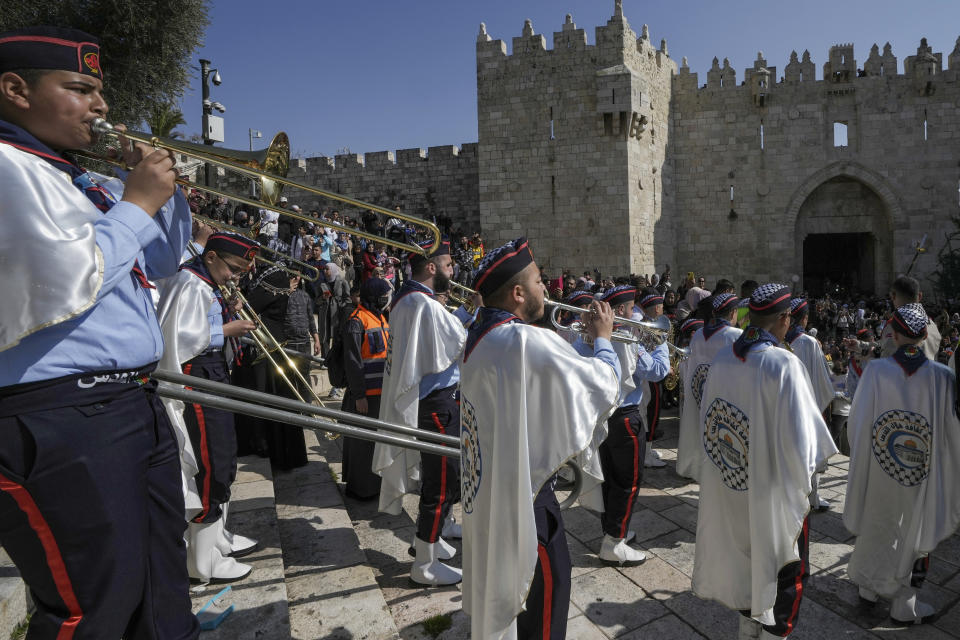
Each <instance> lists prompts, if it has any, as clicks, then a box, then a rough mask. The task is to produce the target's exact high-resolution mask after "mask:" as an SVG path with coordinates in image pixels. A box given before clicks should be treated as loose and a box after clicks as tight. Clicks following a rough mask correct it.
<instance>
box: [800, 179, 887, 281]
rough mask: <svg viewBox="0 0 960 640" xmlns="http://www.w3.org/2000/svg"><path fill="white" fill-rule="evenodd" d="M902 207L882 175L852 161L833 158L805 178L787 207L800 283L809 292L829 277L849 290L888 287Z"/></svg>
mask: <svg viewBox="0 0 960 640" xmlns="http://www.w3.org/2000/svg"><path fill="white" fill-rule="evenodd" d="M901 212H902V207H901V206H900V203H899V199H898V198H897V197H896V196H895V194H894V193H893V191H892V189H891V188H890V185H889V184H888V182H887V181H886V179H885V178H883V177H882V176H880V175H879V174H877V173H876V172H873V171H870V170H869V169H866V168H865V167H863V166H861V165H858V164H856V163H849V162H842V163H835V164H833V165H830V166H828V167H825V168H824V169H823V170H821V171H818V172H817V173H816V174H814V175H813V176H811V177H810V178H808V179H807V180H806V181H804V183H803V184H802V185H801V186H800V188H798V189H797V191H796V192H795V193H794V196H793V198H791V201H790V206H789V207H788V209H787V220H788V224H789V223H790V222H792V223H793V229H794V247H795V250H794V271H793V272H794V273H796V274H797V275H799V276H800V277H801V283H800V286H801V287H802V288H804V289H808V290H810V292H811V293H813V294H820V293H822V292H823V290H824V288H825V285H826V284H827V282H828V281H829V282H831V283H833V284H834V285H836V284H841V285H842V286H844V287H845V288H847V289H849V290H852V291H857V290H864V291H868V292H874V293H882V292H884V291H886V290H887V289H888V288H889V286H890V282H891V281H892V277H893V228H894V221H895V220H896V219H898V218H899V217H900V214H901ZM787 228H789V226H788V227H787Z"/></svg>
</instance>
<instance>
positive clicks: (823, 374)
mask: <svg viewBox="0 0 960 640" xmlns="http://www.w3.org/2000/svg"><path fill="white" fill-rule="evenodd" d="M809 318H810V306H809V305H808V304H807V301H806V300H804V299H803V298H793V299H792V300H791V301H790V328H789V329H787V335H786V336H785V338H784V343H785V344H788V345H790V349H791V350H792V351H793V354H794V355H795V356H797V357H798V358H800V362H802V363H803V367H804V368H805V369H806V370H807V379H808V380H809V382H810V390H811V391H813V398H814V400H816V402H817V406H818V407H820V413H822V414H823V419H824V421H825V422H827V423H828V424H829V423H830V422H831V421H832V420H831V417H830V413H829V409H830V403H831V402H833V397H834V388H833V378H831V376H830V371H829V370H828V369H827V360H826V358H825V357H824V355H823V349H822V348H821V347H820V341H819V340H817V339H816V338H814V337H813V336H811V335H809V334H808V333H807V321H808V320H809ZM831 437H832V436H831ZM819 486H820V473H815V474H814V476H813V491H811V492H810V506H811V507H812V508H813V509H814V510H815V511H827V510H829V509H830V502H828V501H827V500H826V499H824V498H821V497H820V491H819Z"/></svg>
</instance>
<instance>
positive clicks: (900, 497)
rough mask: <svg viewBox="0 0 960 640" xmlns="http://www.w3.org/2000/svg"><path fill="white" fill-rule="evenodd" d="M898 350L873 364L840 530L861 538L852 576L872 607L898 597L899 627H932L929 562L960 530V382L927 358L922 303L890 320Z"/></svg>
mask: <svg viewBox="0 0 960 640" xmlns="http://www.w3.org/2000/svg"><path fill="white" fill-rule="evenodd" d="M890 324H891V325H892V326H893V327H894V340H895V342H896V344H897V350H896V351H895V352H894V353H893V355H892V356H888V357H885V358H880V359H877V360H874V361H872V362H870V363H869V364H868V365H867V367H866V368H865V369H864V372H863V379H862V380H861V381H860V385H859V387H858V389H857V393H856V395H855V396H854V398H853V404H852V406H851V407H850V417H849V418H848V423H847V424H848V426H847V433H848V435H849V437H850V471H849V476H848V481H847V497H846V505H845V508H844V512H843V523H844V525H846V527H847V529H849V530H850V532H851V533H853V534H854V535H856V536H857V540H856V543H855V544H854V548H853V553H852V554H851V555H850V564H849V565H848V566H847V573H848V574H849V576H850V579H851V580H853V581H854V582H855V583H856V584H857V585H859V586H860V596H861V597H862V598H864V599H866V600H869V601H876V600H877V599H878V597H880V596H883V597H884V598H890V599H892V603H891V606H890V617H891V618H893V620H894V621H895V622H899V623H904V624H912V623H922V622H928V621H930V620H931V619H932V617H933V616H934V615H935V614H934V608H933V607H932V606H931V605H930V604H928V603H926V602H923V601H921V600H920V599H919V597H918V594H917V591H918V590H919V588H920V586H921V585H922V583H923V579H924V577H925V576H926V573H927V569H928V567H929V563H930V559H929V556H928V554H929V553H930V552H932V551H933V550H934V549H935V548H936V546H937V544H939V543H940V541H942V540H944V539H945V538H947V537H948V536H950V535H952V534H953V532H954V531H955V530H956V528H957V525H958V524H960V491H958V486H960V482H958V478H957V469H960V422H958V420H957V417H956V415H955V414H954V400H955V389H954V385H955V376H954V373H953V372H952V371H951V370H950V369H949V368H948V367H946V366H944V365H942V364H939V363H937V362H934V361H930V360H928V358H927V356H926V354H925V353H924V351H923V349H922V345H923V344H924V342H925V339H926V337H927V330H928V329H929V325H928V318H927V314H926V312H925V311H924V309H923V306H922V305H920V304H919V303H911V304H907V305H904V306H902V307H900V308H899V309H897V310H896V311H895V312H894V314H893V316H892V317H891V319H890Z"/></svg>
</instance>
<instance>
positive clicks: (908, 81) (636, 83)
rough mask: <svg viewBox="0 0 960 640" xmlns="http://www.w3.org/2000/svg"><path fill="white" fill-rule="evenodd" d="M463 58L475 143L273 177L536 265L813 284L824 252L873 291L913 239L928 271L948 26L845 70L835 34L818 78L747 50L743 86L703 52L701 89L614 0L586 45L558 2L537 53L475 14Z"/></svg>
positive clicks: (953, 113)
mask: <svg viewBox="0 0 960 640" xmlns="http://www.w3.org/2000/svg"><path fill="white" fill-rule="evenodd" d="M476 51H477V95H478V98H477V99H478V105H477V106H478V132H479V141H478V143H476V144H465V145H462V146H461V147H459V148H458V147H453V146H447V147H431V148H430V149H429V150H428V152H426V153H424V151H423V150H421V149H406V150H400V151H398V152H397V153H396V154H393V153H390V152H378V153H368V154H365V155H364V156H362V157H361V156H359V155H356V154H351V155H341V156H337V157H336V158H335V159H330V158H307V159H301V160H297V161H295V162H294V163H293V167H292V169H291V173H290V175H291V176H292V177H294V178H295V179H298V180H304V181H306V182H308V183H310V184H316V185H318V186H320V187H322V188H324V189H329V190H332V191H336V192H339V193H343V194H346V195H349V196H351V197H354V198H357V199H360V200H367V201H371V202H374V203H377V204H381V205H385V206H390V207H392V206H395V205H399V206H401V207H402V208H403V210H404V211H406V212H409V213H413V214H416V215H421V216H424V217H430V216H436V215H448V216H450V217H451V218H453V219H454V221H455V222H454V226H455V227H456V226H461V227H462V228H464V229H465V230H473V229H477V228H480V229H481V230H482V232H483V234H484V237H485V238H486V240H487V244H488V246H496V245H497V244H498V243H500V242H501V241H506V240H509V239H512V238H514V237H517V236H519V235H521V234H526V235H527V236H528V237H529V238H530V239H531V242H532V246H533V247H534V253H535V255H536V257H537V259H538V262H540V263H541V264H542V265H544V266H546V267H547V268H548V269H549V270H550V272H551V273H556V272H557V271H558V270H559V269H561V268H564V267H571V268H574V269H575V270H577V271H582V270H585V269H593V268H599V269H600V270H601V271H602V272H603V273H607V274H610V273H613V274H627V273H652V272H653V271H654V270H662V269H663V267H664V265H665V264H666V263H669V264H671V265H672V266H673V270H674V279H675V280H677V279H679V278H680V275H681V272H683V271H687V270H693V269H696V270H698V271H701V272H702V273H703V275H706V276H707V279H708V281H712V280H714V279H716V278H719V277H727V278H731V279H733V280H737V281H739V280H742V279H744V278H747V277H753V278H756V279H758V280H767V279H772V280H780V281H784V282H790V281H791V280H792V281H794V282H800V283H801V284H802V285H812V284H814V283H815V282H818V281H819V280H822V278H823V276H824V274H823V273H821V272H818V269H821V267H823V266H824V265H828V266H829V265H831V264H832V265H833V266H834V269H835V271H836V269H840V271H841V272H842V273H852V274H855V276H856V277H855V280H856V283H855V284H859V285H860V286H862V287H863V288H867V289H870V288H872V289H874V290H876V291H877V292H881V293H882V292H884V291H885V290H886V287H887V286H888V285H889V282H890V280H891V279H892V278H893V277H895V275H896V274H897V273H902V272H903V271H905V270H906V268H907V266H908V265H909V264H910V262H911V259H912V258H913V257H914V256H915V255H917V254H916V244H917V242H918V241H919V240H920V239H921V238H922V237H923V236H924V234H926V235H927V238H928V241H927V245H926V247H925V248H926V253H924V254H922V255H921V256H919V260H918V261H917V263H916V266H915V268H914V271H913V274H914V275H917V276H919V277H921V278H925V277H926V276H928V275H929V274H930V273H931V272H932V271H933V270H934V269H935V268H936V259H935V256H936V254H937V252H938V251H939V250H940V248H941V247H942V246H943V243H944V241H945V237H944V232H945V231H948V230H951V229H952V223H951V216H952V215H955V214H957V213H958V210H957V209H958V188H960V168H958V161H960V39H958V42H957V47H956V48H955V49H954V50H953V52H952V53H950V54H949V55H947V56H946V58H947V59H946V63H945V64H944V60H943V58H944V55H943V54H941V53H935V52H934V51H933V50H932V48H931V47H929V46H928V45H927V43H926V41H925V40H924V41H923V42H922V43H921V45H920V47H919V48H918V49H917V53H916V55H912V56H909V57H907V58H906V59H905V60H904V61H903V63H902V71H901V68H900V67H901V65H900V63H898V60H897V58H896V57H895V56H894V55H893V53H892V51H891V50H890V46H889V45H887V46H885V47H884V48H883V49H882V52H881V49H880V48H879V47H878V46H876V45H875V46H874V47H873V49H872V50H871V51H870V53H869V55H868V57H867V59H866V60H865V61H864V62H863V63H862V65H860V66H858V62H857V60H856V58H855V52H854V50H853V46H852V45H837V46H835V47H832V48H831V49H830V52H829V56H828V59H827V61H826V62H825V63H824V64H823V72H822V79H820V80H818V79H817V69H816V67H815V63H814V62H813V60H812V59H811V56H810V54H809V52H804V53H803V54H802V56H798V55H797V54H796V53H795V52H794V53H793V54H791V56H790V60H789V62H788V63H787V64H786V65H785V66H784V67H783V70H782V72H778V69H777V67H776V66H770V65H769V64H768V63H767V61H766V60H765V59H764V58H763V54H762V53H761V54H759V55H758V58H757V60H756V62H755V63H754V64H753V66H752V67H750V68H748V69H746V70H745V72H744V74H743V77H742V79H741V78H738V76H737V73H736V71H735V70H734V69H733V68H732V67H731V66H730V64H729V62H728V61H727V60H724V61H723V64H722V65H721V63H720V61H719V60H716V59H715V60H714V64H713V67H712V68H711V69H710V70H709V71H707V73H706V78H705V80H706V81H705V82H701V80H700V79H699V76H698V74H697V73H694V72H692V71H691V70H690V69H689V67H688V65H687V63H686V60H685V59H684V60H683V61H682V62H681V64H680V65H679V66H678V65H677V63H676V62H675V61H674V60H673V59H672V58H671V57H670V55H669V53H668V50H667V43H666V41H665V40H661V41H660V43H659V45H654V44H653V43H652V42H651V41H650V37H649V34H648V30H647V27H646V25H644V26H643V28H642V29H641V32H640V34H639V35H637V33H636V32H634V31H633V29H632V28H631V27H630V24H629V22H628V21H627V19H626V17H625V16H624V15H623V10H622V4H621V1H620V0H615V3H614V14H613V16H612V17H611V18H610V20H609V21H608V22H607V24H606V25H602V26H599V27H597V28H596V30H595V38H594V44H589V43H588V39H587V35H586V31H585V30H584V29H581V28H578V27H577V25H576V24H575V23H574V22H573V19H572V17H571V16H569V15H568V16H567V17H566V19H565V21H564V23H563V24H562V26H561V30H560V31H557V32H554V33H553V48H552V49H547V47H546V39H545V38H544V36H543V35H540V34H537V33H535V31H534V29H533V25H532V24H531V23H530V21H529V20H528V21H527V22H526V23H525V24H524V26H523V30H522V32H521V34H520V36H518V37H514V38H513V39H512V42H511V51H510V53H509V54H508V51H507V45H506V43H505V42H504V41H503V40H497V39H493V38H492V37H491V36H490V34H488V33H487V32H486V28H485V26H484V25H481V26H480V33H479V35H478V37H477V41H476ZM840 129H845V130H846V140H845V141H844V140H843V139H842V137H837V138H836V139H835V131H837V133H838V135H839V136H842V132H840V131H839V130H840ZM290 197H291V202H292V203H295V204H300V205H301V206H303V207H305V208H307V209H310V208H313V207H314V206H316V203H317V198H315V197H310V196H307V197H298V196H295V195H294V194H292V193H291V194H290ZM322 204H325V203H322ZM341 209H344V207H341ZM831 247H833V248H834V251H833V253H831ZM839 248H842V249H843V250H842V251H841V250H839ZM838 265H839V266H838ZM821 271H822V269H821ZM841 275H842V274H841ZM829 277H831V278H834V280H836V279H837V278H838V277H839V276H838V274H837V273H833V274H830V275H829ZM925 288H929V283H927V284H926V285H925Z"/></svg>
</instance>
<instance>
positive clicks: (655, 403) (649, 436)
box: [647, 382, 660, 442]
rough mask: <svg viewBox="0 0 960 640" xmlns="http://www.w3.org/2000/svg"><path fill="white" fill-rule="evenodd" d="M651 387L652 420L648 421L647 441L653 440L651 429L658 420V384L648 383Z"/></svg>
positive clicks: (655, 425) (655, 426)
mask: <svg viewBox="0 0 960 640" xmlns="http://www.w3.org/2000/svg"><path fill="white" fill-rule="evenodd" d="M649 384H650V386H651V387H652V388H653V394H652V395H653V397H652V398H651V399H650V400H651V402H653V420H651V421H650V430H649V431H648V432H647V442H653V431H654V429H656V428H657V423H658V422H660V385H659V384H657V383H656V382H651V383H649Z"/></svg>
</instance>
